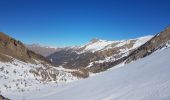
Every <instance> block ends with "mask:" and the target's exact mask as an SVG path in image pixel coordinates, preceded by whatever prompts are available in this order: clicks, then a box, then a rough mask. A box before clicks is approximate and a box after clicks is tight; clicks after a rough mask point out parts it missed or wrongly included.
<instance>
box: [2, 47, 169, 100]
mask: <svg viewBox="0 0 170 100" xmlns="http://www.w3.org/2000/svg"><path fill="white" fill-rule="evenodd" d="M169 54H170V48H166V49H165V48H164V49H159V50H156V52H154V53H152V54H151V55H149V56H147V57H145V58H143V59H139V60H137V61H134V62H132V63H129V64H124V63H121V64H119V65H117V66H115V67H113V68H111V69H110V70H108V71H105V72H103V73H100V74H98V75H94V76H92V77H90V78H87V79H84V80H79V81H76V82H72V83H68V84H65V85H51V84H49V85H47V86H44V87H42V88H41V90H39V91H38V92H37V91H28V92H22V93H19V94H18V93H6V94H4V95H5V96H7V97H9V98H12V99H13V100H21V99H23V98H26V99H28V100H56V99H60V100H68V99H69V100H169V99H170V94H169V93H170V77H169V75H170V62H169V59H170V55H169ZM34 94H36V95H34Z"/></svg>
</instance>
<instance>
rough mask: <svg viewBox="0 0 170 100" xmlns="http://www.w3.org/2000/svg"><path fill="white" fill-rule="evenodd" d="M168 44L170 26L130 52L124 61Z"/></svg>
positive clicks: (169, 42)
mask: <svg viewBox="0 0 170 100" xmlns="http://www.w3.org/2000/svg"><path fill="white" fill-rule="evenodd" d="M168 46H170V27H167V28H166V29H165V30H164V31H162V32H160V33H159V34H157V35H156V36H154V37H153V38H152V39H151V40H150V41H148V42H147V43H145V44H144V45H142V46H141V47H139V48H138V49H137V50H135V51H134V52H132V53H131V54H130V55H129V56H128V57H127V59H126V63H129V62H131V61H134V60H137V59H139V58H143V57H145V56H147V55H149V54H151V53H152V52H154V51H156V50H157V49H161V48H165V47H168Z"/></svg>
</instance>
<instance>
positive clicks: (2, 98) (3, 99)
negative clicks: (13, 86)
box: [0, 95, 10, 100]
mask: <svg viewBox="0 0 170 100" xmlns="http://www.w3.org/2000/svg"><path fill="white" fill-rule="evenodd" d="M0 100H10V99H8V98H5V97H3V96H2V95H0Z"/></svg>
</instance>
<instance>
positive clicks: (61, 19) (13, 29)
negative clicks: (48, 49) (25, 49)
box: [0, 0, 170, 46]
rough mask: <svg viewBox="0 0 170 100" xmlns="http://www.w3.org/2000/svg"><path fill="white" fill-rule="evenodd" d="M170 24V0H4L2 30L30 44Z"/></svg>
mask: <svg viewBox="0 0 170 100" xmlns="http://www.w3.org/2000/svg"><path fill="white" fill-rule="evenodd" d="M168 25H170V0H0V31H2V32H5V33H7V34H8V35H10V36H12V37H14V38H16V39H18V40H21V41H22V42H24V43H27V44H31V43H39V44H43V45H51V46H72V45H81V44H84V43H86V42H88V41H89V40H91V39H92V38H99V39H106V40H120V39H129V38H135V37H140V36H145V35H149V34H155V33H157V32H159V31H161V30H162V29H164V28H165V27H166V26H168Z"/></svg>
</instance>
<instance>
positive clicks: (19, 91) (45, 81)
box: [0, 27, 170, 100]
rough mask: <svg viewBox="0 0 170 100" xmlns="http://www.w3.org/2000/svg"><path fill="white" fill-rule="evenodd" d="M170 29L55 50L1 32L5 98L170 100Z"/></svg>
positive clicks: (0, 90) (0, 76)
mask: <svg viewBox="0 0 170 100" xmlns="http://www.w3.org/2000/svg"><path fill="white" fill-rule="evenodd" d="M169 47H170V27H167V28H165V29H164V30H162V31H161V32H159V33H158V34H155V35H154V36H152V35H150V36H144V37H139V38H136V39H129V40H116V41H114V40H113V41H107V40H101V39H92V40H91V41H90V42H89V43H87V44H85V45H82V46H72V47H64V48H55V47H48V46H41V45H38V44H31V45H28V44H24V43H22V42H21V41H19V40H16V39H14V38H12V37H10V36H8V35H6V34H5V33H2V32H1V33H0V94H1V96H0V100H8V99H10V100H169V99H170V77H168V76H169V75H170V62H169V59H170V48H169Z"/></svg>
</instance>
